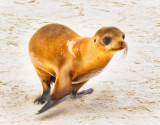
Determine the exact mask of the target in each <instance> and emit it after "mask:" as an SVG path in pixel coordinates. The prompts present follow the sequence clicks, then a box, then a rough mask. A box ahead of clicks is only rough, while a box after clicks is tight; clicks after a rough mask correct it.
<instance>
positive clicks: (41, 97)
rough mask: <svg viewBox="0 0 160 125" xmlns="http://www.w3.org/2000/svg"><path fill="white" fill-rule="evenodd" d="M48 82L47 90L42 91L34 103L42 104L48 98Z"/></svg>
mask: <svg viewBox="0 0 160 125" xmlns="http://www.w3.org/2000/svg"><path fill="white" fill-rule="evenodd" d="M50 88H51V87H50V84H48V91H47V92H43V94H42V96H40V97H38V98H37V99H36V100H35V101H34V103H38V104H44V103H45V101H46V100H47V99H48V97H49V94H50Z"/></svg>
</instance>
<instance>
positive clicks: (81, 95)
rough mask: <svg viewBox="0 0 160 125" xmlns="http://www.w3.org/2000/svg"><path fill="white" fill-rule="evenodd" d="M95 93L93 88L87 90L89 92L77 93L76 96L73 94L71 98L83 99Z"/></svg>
mask: <svg viewBox="0 0 160 125" xmlns="http://www.w3.org/2000/svg"><path fill="white" fill-rule="evenodd" d="M93 91H94V90H93V89H92V88H90V89H87V90H83V91H81V92H79V93H77V94H76V95H74V94H73V93H71V95H70V97H71V98H81V97H83V96H84V95H87V94H91V93H93Z"/></svg>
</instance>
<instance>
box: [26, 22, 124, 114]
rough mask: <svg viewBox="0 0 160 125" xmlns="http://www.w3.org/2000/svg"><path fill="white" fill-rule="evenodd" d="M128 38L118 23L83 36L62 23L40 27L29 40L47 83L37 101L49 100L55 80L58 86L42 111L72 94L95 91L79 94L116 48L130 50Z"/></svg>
mask: <svg viewBox="0 0 160 125" xmlns="http://www.w3.org/2000/svg"><path fill="white" fill-rule="evenodd" d="M124 38H125V35H124V33H123V32H122V31H121V30H120V29H118V28H116V27H103V28H101V29H99V30H98V31H97V32H96V33H95V34H94V36H92V37H81V36H80V35H78V34H77V33H76V32H74V31H73V30H72V29H70V28H69V27H67V26H64V25H61V24H48V25H45V26H43V27H42V28H40V29H39V30H38V31H37V32H36V33H35V34H34V35H33V36H32V38H31V39H30V42H29V54H30V57H31V60H32V63H33V65H34V67H35V69H36V72H37V74H38V76H39V78H40V80H41V83H42V86H43V94H42V96H40V97H39V98H37V99H36V100H35V102H37V103H41V104H43V103H45V101H46V100H47V99H48V97H49V94H50V84H51V82H55V86H54V90H53V93H52V95H51V96H50V98H49V101H48V102H47V104H46V105H45V106H44V107H43V108H42V109H41V110H40V111H39V113H41V112H44V111H46V110H47V109H49V108H50V107H53V106H54V105H55V104H57V103H58V100H60V99H62V98H63V97H65V96H67V95H69V94H72V97H75V98H76V97H81V96H83V95H85V94H90V93H92V92H93V89H89V90H86V91H83V92H81V93H79V94H77V92H78V90H79V89H80V88H81V87H82V86H83V85H84V84H85V83H86V82H87V81H88V80H89V79H91V78H92V77H94V76H96V75H98V74H99V73H100V72H101V71H102V70H103V69H104V68H105V66H106V65H107V64H108V63H109V61H110V60H111V59H112V57H113V55H114V53H115V52H117V51H119V50H122V49H124V48H125V49H126V50H127V44H126V42H125V41H124Z"/></svg>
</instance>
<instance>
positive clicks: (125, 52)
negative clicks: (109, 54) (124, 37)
mask: <svg viewBox="0 0 160 125" xmlns="http://www.w3.org/2000/svg"><path fill="white" fill-rule="evenodd" d="M112 50H113V51H115V52H116V51H120V50H123V55H122V59H124V58H125V57H126V56H127V53H128V46H127V44H126V45H125V47H120V48H118V49H115V48H114V49H112Z"/></svg>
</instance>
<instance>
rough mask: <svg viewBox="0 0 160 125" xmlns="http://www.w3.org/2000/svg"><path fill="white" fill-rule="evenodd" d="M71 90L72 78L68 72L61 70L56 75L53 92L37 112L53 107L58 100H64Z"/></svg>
mask: <svg viewBox="0 0 160 125" xmlns="http://www.w3.org/2000/svg"><path fill="white" fill-rule="evenodd" d="M71 91H72V80H71V75H70V72H68V71H66V70H62V71H61V72H60V73H59V75H58V76H57V79H56V82H55V86H54V90H53V94H52V96H51V97H50V98H49V101H48V102H47V103H46V104H45V106H43V107H42V109H41V110H39V112H38V114H40V113H42V112H44V111H47V110H48V109H50V108H52V107H54V106H55V105H57V104H59V103H60V102H62V101H64V100H66V99H67V98H68V97H69V96H68V95H69V94H70V93H71Z"/></svg>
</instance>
